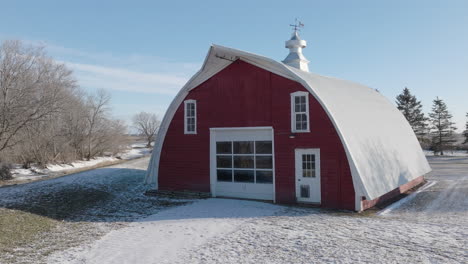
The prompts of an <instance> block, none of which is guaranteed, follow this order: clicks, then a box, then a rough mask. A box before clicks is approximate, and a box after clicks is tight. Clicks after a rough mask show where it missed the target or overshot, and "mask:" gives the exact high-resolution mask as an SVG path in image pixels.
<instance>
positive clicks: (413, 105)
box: [396, 87, 468, 155]
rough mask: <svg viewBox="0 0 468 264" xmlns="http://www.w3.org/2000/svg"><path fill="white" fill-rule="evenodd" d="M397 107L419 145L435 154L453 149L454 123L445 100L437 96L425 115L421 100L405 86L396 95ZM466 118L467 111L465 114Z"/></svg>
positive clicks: (454, 143)
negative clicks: (427, 115) (429, 110)
mask: <svg viewBox="0 0 468 264" xmlns="http://www.w3.org/2000/svg"><path fill="white" fill-rule="evenodd" d="M396 104H397V107H398V109H399V110H400V111H401V112H402V113H403V115H404V116H405V118H406V119H407V120H408V122H409V124H410V125H411V127H412V128H413V131H414V133H415V134H416V137H417V138H418V140H419V142H420V143H421V146H423V147H424V148H428V149H430V150H432V151H434V153H435V154H438V153H439V154H440V155H444V151H445V150H449V149H454V148H455V145H456V143H457V137H456V136H457V135H456V132H455V130H456V129H457V128H456V127H455V123H454V122H453V121H452V115H451V114H450V112H449V111H448V109H447V105H446V104H445V102H444V101H443V100H442V99H440V98H439V97H437V98H436V99H435V100H434V101H433V104H432V110H431V112H430V113H429V117H426V116H425V114H424V112H423V110H422V104H421V101H418V99H417V98H416V96H415V95H412V94H411V92H410V90H409V89H408V88H406V87H405V89H403V92H402V93H401V94H399V95H398V96H397V97H396ZM466 116H467V118H468V113H467V114H466ZM463 135H464V137H465V141H464V144H465V143H468V121H467V122H466V130H465V131H464V132H463Z"/></svg>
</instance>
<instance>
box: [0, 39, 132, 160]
mask: <svg viewBox="0 0 468 264" xmlns="http://www.w3.org/2000/svg"><path fill="white" fill-rule="evenodd" d="M109 104H110V95H109V94H108V93H107V92H105V91H104V90H99V91H98V92H97V93H96V94H91V95H90V94H87V93H85V92H84V91H83V90H81V89H80V88H79V87H78V86H77V85H76V81H75V80H74V78H73V76H72V72H71V71H70V70H68V69H67V68H66V67H65V65H63V64H60V63H57V62H55V61H54V60H53V59H51V58H49V57H47V56H46V54H45V52H44V50H43V49H42V48H41V47H33V46H26V45H24V44H22V43H21V42H20V41H5V42H3V43H2V44H0V158H1V159H2V160H4V161H6V162H14V163H21V164H23V166H24V167H26V168H28V167H29V166H30V164H35V165H39V166H46V165H47V164H48V163H50V162H54V163H64V162H65V163H66V162H71V161H74V160H77V159H88V160H89V159H91V158H94V157H95V156H97V155H107V154H116V153H118V152H119V151H121V150H122V149H123V148H124V143H125V141H126V140H125V134H126V131H127V127H126V126H125V125H124V123H123V122H122V121H120V120H116V119H113V118H111V116H110V109H109ZM5 168H6V167H5Z"/></svg>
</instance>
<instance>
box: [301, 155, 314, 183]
mask: <svg viewBox="0 0 468 264" xmlns="http://www.w3.org/2000/svg"><path fill="white" fill-rule="evenodd" d="M302 177H304V178H315V155H314V154H302Z"/></svg>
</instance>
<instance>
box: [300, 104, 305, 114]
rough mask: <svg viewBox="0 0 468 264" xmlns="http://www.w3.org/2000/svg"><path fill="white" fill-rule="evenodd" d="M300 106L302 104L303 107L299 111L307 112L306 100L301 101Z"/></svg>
mask: <svg viewBox="0 0 468 264" xmlns="http://www.w3.org/2000/svg"><path fill="white" fill-rule="evenodd" d="M300 106H301V107H300V109H299V111H301V112H305V111H306V104H305V102H304V103H301V105H300Z"/></svg>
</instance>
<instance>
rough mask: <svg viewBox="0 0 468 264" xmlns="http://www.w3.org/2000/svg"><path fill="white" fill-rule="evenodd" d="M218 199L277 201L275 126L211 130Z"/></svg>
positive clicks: (214, 188) (213, 185) (213, 183)
mask: <svg viewBox="0 0 468 264" xmlns="http://www.w3.org/2000/svg"><path fill="white" fill-rule="evenodd" d="M210 132H211V133H210V139H211V140H210V142H211V146H210V167H211V170H210V171H211V175H210V176H211V177H210V179H211V193H212V195H213V196H214V197H216V196H218V197H235V198H247V199H259V200H274V162H273V140H272V139H273V138H272V135H273V130H272V128H271V127H261V128H260V127H255V128H212V129H210Z"/></svg>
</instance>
